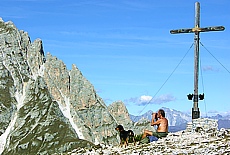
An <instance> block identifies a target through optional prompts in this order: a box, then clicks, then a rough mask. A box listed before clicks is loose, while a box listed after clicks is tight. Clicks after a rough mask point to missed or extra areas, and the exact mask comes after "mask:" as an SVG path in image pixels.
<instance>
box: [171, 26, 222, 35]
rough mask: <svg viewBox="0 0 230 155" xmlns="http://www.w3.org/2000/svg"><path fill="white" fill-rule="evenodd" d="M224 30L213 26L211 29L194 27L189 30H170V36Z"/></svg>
mask: <svg viewBox="0 0 230 155" xmlns="http://www.w3.org/2000/svg"><path fill="white" fill-rule="evenodd" d="M224 29H225V28H224V27H223V26H213V27H205V28H200V27H195V28H190V29H177V30H171V31H170V33H171V34H177V33H195V32H209V31H223V30H224Z"/></svg>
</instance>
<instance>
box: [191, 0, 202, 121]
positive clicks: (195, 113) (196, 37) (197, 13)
mask: <svg viewBox="0 0 230 155" xmlns="http://www.w3.org/2000/svg"><path fill="white" fill-rule="evenodd" d="M199 27H200V3H198V2H196V4H195V28H199ZM199 42H200V33H199V31H198V32H195V33H194V45H195V47H194V98H193V108H192V118H199V117H200V110H199V108H198V77H199Z"/></svg>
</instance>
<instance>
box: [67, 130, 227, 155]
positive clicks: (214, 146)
mask: <svg viewBox="0 0 230 155" xmlns="http://www.w3.org/2000/svg"><path fill="white" fill-rule="evenodd" d="M69 154H71V155H78V154H82V155H87V154H91V155H102V154H105V155H120V154H124V155H168V154H170V155H171V154H173V155H222V154H223V155H229V154H230V130H226V129H223V128H222V129H221V130H219V131H217V130H209V131H207V132H203V131H198V132H188V131H180V132H176V133H169V134H168V136H167V137H165V138H162V139H159V140H158V141H154V142H151V143H148V144H141V145H140V144H137V145H135V146H134V145H133V144H130V145H129V146H128V147H126V148H124V147H123V148H122V147H111V146H104V147H102V148H98V149H80V150H75V151H73V152H72V153H69Z"/></svg>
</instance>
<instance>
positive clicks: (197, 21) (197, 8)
mask: <svg viewBox="0 0 230 155" xmlns="http://www.w3.org/2000/svg"><path fill="white" fill-rule="evenodd" d="M224 29H225V28H224V27H223V26H214V27H205V28H201V27H200V3H199V2H196V3H195V27H194V28H189V29H178V30H171V31H170V33H171V34H178V33H194V46H195V47H194V94H189V95H187V96H188V99H189V100H192V98H193V108H192V119H197V118H200V111H199V108H198V101H199V98H200V100H203V99H204V94H203V95H202V94H200V95H198V78H199V43H200V32H208V31H223V30H224Z"/></svg>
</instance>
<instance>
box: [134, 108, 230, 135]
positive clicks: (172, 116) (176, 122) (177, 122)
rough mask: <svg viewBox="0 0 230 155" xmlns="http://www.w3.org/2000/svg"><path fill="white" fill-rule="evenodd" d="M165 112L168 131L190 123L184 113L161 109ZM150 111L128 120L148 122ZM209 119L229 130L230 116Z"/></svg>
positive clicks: (217, 116) (181, 127) (150, 115)
mask: <svg viewBox="0 0 230 155" xmlns="http://www.w3.org/2000/svg"><path fill="white" fill-rule="evenodd" d="M162 109H164V110H165V114H166V118H167V119H168V121H169V131H170V132H176V131H180V130H184V129H186V125H187V123H188V122H191V121H192V119H191V118H192V117H191V116H190V115H188V114H186V113H183V112H180V111H178V110H174V109H169V108H166V107H162ZM152 113H153V111H152V110H149V111H147V112H146V113H144V114H142V115H140V116H134V115H131V114H130V118H131V120H132V121H133V122H138V121H139V120H140V119H142V118H145V119H147V120H149V121H151V119H152ZM208 118H210V119H217V120H218V126H219V128H230V115H225V116H222V115H220V114H217V115H216V116H212V117H208Z"/></svg>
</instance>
